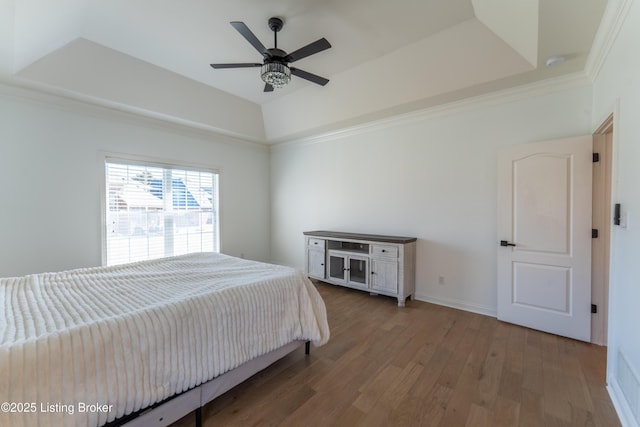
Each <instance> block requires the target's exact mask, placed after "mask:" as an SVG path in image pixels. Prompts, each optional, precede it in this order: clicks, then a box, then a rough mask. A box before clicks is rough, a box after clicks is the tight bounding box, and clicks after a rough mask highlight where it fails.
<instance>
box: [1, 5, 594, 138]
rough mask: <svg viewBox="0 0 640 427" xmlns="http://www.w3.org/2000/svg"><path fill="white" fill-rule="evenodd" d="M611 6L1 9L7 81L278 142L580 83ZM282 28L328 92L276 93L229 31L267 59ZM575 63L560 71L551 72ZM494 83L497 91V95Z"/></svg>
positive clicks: (299, 84)
mask: <svg viewBox="0 0 640 427" xmlns="http://www.w3.org/2000/svg"><path fill="white" fill-rule="evenodd" d="M605 6H606V0H590V1H587V2H585V1H584V0H562V1H557V0H518V1H513V0H449V1H442V0H396V1H394V2H390V1H386V0H346V1H345V0H342V1H340V0H324V1H319V0H274V1H269V2H265V1H263V0H242V1H229V0H227V1H223V0H185V1H182V2H177V1H175V0H136V1H130V0H110V1H99V0H56V1H55V2H52V1H48V0H0V8H1V9H0V12H1V15H2V18H0V28H2V30H0V36H1V39H2V42H0V72H2V74H3V75H4V76H6V78H10V79H14V80H17V81H21V82H31V83H33V84H34V85H37V86H38V87H41V88H50V89H56V90H59V91H60V90H61V91H64V92H65V93H68V94H76V95H78V96H82V97H84V98H85V99H90V100H93V101H95V102H106V103H108V104H109V105H122V106H123V107H124V106H126V107H127V108H132V109H134V110H136V111H144V112H149V113H153V114H155V115H157V116H160V117H163V118H166V119H169V120H178V121H181V122H185V123H190V124H193V125H195V126H199V127H202V128H206V129H211V130H215V131H218V132H222V133H226V134H231V135H234V136H238V137H241V138H246V139H249V140H253V141H258V142H265V143H272V142H278V141H283V140H287V139H290V138H293V137H299V136H306V135H311V134H314V133H317V132H321V131H328V130H333V129H337V128H340V127H343V126H348V125H353V124H357V123H362V122H365V121H367V120H371V119H372V118H379V117H381V116H388V115H393V114H398V113H401V112H406V111H408V110H411V109H416V108H425V107H428V106H433V105H437V104H439V103H443V102H450V101H454V100H459V99H461V98H464V97H466V96H470V95H478V94H480V93H482V92H485V91H488V90H496V89H500V88H507V87H510V86H513V85H515V84H523V83H530V82H535V81H538V80H542V79H547V78H550V77H554V76H559V75H562V74H567V73H575V72H579V71H581V70H582V69H583V68H584V66H585V61H586V58H587V55H588V53H589V50H590V48H591V45H592V42H593V38H594V35H595V33H596V30H597V28H598V25H599V22H600V19H601V17H602V14H603V12H604V8H605ZM271 16H278V17H281V18H282V19H283V20H284V21H285V25H284V28H283V29H282V31H281V32H280V33H279V34H278V47H279V48H281V49H284V50H285V51H288V52H291V51H293V50H296V49H298V48H299V47H302V46H304V45H306V44H308V43H311V42H313V41H315V40H317V39H319V38H321V37H325V38H326V39H327V40H329V42H330V43H331V44H332V48H331V49H328V50H326V51H323V52H320V53H318V54H316V55H313V56H310V57H308V58H305V59H302V60H300V61H299V62H296V64H295V66H296V67H298V68H301V69H303V70H306V71H309V72H312V73H315V74H318V75H321V76H323V77H326V78H328V79H330V82H329V83H328V84H327V85H326V86H324V87H321V86H318V85H315V84H313V83H310V82H308V81H306V80H303V79H300V78H296V77H294V78H293V80H292V82H291V83H290V84H289V85H288V86H286V87H285V88H283V89H276V90H275V91H274V92H271V93H264V92H263V91H262V90H263V87H264V83H263V82H262V81H261V80H260V77H259V68H246V69H228V70H213V69H212V68H211V67H209V64H210V63H212V62H216V63H225V62H261V56H260V54H259V53H258V52H257V51H256V50H255V49H254V48H253V47H252V46H251V45H250V44H249V43H248V42H247V41H246V40H245V39H244V38H242V37H241V36H240V34H239V33H238V32H237V31H236V30H235V29H234V28H233V27H231V26H230V25H229V22H230V21H243V22H245V24H246V25H247V26H248V27H249V28H250V29H251V30H252V31H253V33H254V34H255V35H256V36H257V37H258V38H259V39H260V40H261V41H262V43H263V44H264V45H265V46H267V47H272V46H273V33H272V32H271V31H270V30H269V28H268V27H267V20H268V18H269V17H271ZM554 55H564V57H565V58H566V61H565V62H564V63H563V64H561V65H560V66H557V67H552V68H549V67H546V66H545V61H546V60H547V58H548V57H550V56H554ZM489 83H490V84H489Z"/></svg>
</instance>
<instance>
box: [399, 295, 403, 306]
mask: <svg viewBox="0 0 640 427" xmlns="http://www.w3.org/2000/svg"><path fill="white" fill-rule="evenodd" d="M398 307H404V298H402V297H398Z"/></svg>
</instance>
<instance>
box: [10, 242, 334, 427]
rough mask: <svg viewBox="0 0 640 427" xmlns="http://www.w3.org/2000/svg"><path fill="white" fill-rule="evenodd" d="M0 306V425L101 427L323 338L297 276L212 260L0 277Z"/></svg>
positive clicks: (317, 309)
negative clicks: (295, 345) (249, 364)
mask: <svg viewBox="0 0 640 427" xmlns="http://www.w3.org/2000/svg"><path fill="white" fill-rule="evenodd" d="M0 310H1V311H0V403H2V402H7V403H8V404H9V405H11V407H7V406H6V404H4V405H3V408H2V411H0V426H10V425H11V426H13V425H16V426H40V425H42V426H49V425H51V426H63V425H64V426H71V425H78V426H80V425H83V426H84V425H90V426H97V425H101V424H104V423H105V422H107V421H112V420H113V419H115V418H118V417H121V416H123V415H125V414H127V413H130V412H132V411H136V410H139V409H141V408H144V407H147V406H149V405H150V404H153V403H155V402H159V401H162V400H164V399H166V398H167V397H170V396H172V395H174V394H176V393H180V392H182V391H185V390H188V389H190V388H192V387H194V386H197V385H199V384H201V383H203V382H206V381H207V380H209V379H211V378H214V377H216V376H218V375H220V374H222V373H224V372H226V371H228V370H231V369H233V368H235V367H237V366H239V365H240V364H242V363H244V362H246V361H248V360H251V359H253V358H255V357H257V356H260V355H262V354H264V353H267V352H269V351H271V350H273V349H275V348H278V347H280V346H282V345H285V344H287V343H289V342H291V341H293V340H311V341H312V342H313V343H314V344H315V345H322V344H324V343H325V342H326V341H327V340H328V338H329V327H328V325H327V318H326V311H325V306H324V302H323V301H322V299H321V298H320V295H319V294H318V292H317V291H316V289H315V288H314V287H313V285H312V284H311V282H310V281H309V280H308V279H307V278H306V277H304V275H303V274H302V273H301V272H298V271H296V270H294V269H291V268H288V267H282V266H276V265H271V264H263V263H257V262H253V261H247V260H243V259H238V258H233V257H229V256H225V255H221V254H213V253H204V254H191V255H184V256H178V257H172V258H165V259H162V260H154V261H144V262H139V263H134V264H126V265H121V266H113V267H96V268H85V269H78V270H72V271H66V272H60V273H44V274H36V275H30V276H25V277H19V278H8V279H0ZM95 404H97V405H103V406H101V407H90V406H86V405H95ZM109 406H110V407H109ZM6 409H9V410H10V411H12V410H13V411H17V412H7V411H6ZM104 409H107V410H106V411H103V410H104Z"/></svg>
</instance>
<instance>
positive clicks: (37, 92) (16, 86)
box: [0, 75, 268, 150]
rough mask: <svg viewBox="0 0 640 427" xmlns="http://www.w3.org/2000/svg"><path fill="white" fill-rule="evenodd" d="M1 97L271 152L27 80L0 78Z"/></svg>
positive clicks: (211, 130) (254, 142)
mask: <svg viewBox="0 0 640 427" xmlns="http://www.w3.org/2000/svg"><path fill="white" fill-rule="evenodd" d="M0 94H1V95H7V96H14V97H18V98H22V99H28V100H31V101H35V102H39V103H44V104H48V105H51V106H54V107H57V108H62V109H66V110H69V111H74V112H79V113H85V114H96V115H99V116H100V117H105V116H111V117H113V118H116V119H118V120H122V121H132V122H134V123H136V124H144V125H147V126H150V127H154V128H157V129H162V130H165V131H166V130H169V131H173V132H177V133H180V134H183V135H184V134H190V135H193V136H194V137H200V138H206V139H208V140H211V141H214V142H218V143H225V144H231V145H234V146H236V147H237V146H238V145H244V146H246V147H249V148H257V149H260V150H268V146H267V145H266V144H265V141H263V140H258V139H250V138H248V137H245V136H243V135H238V134H235V133H233V132H228V131H225V130H223V129H219V128H216V127H213V126H208V125H205V124H202V123H197V122H193V121H189V120H185V119H181V118H179V117H174V116H171V115H168V114H162V113H158V112H154V111H150V110H146V109H144V108H139V107H134V106H130V105H125V104H121V103H117V102H113V101H108V100H105V99H102V98H97V97H93V96H89V95H84V94H80V93H77V92H72V91H69V90H66V89H59V88H55V87H52V86H49V85H44V84H40V83H36V82H32V81H28V80H23V79H19V78H14V77H11V76H6V75H0Z"/></svg>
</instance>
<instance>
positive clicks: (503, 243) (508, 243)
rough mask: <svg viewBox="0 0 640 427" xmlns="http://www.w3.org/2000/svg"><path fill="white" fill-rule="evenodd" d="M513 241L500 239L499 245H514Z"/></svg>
mask: <svg viewBox="0 0 640 427" xmlns="http://www.w3.org/2000/svg"><path fill="white" fill-rule="evenodd" d="M515 245H516V244H515V243H511V242H507V241H506V240H500V246H515Z"/></svg>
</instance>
